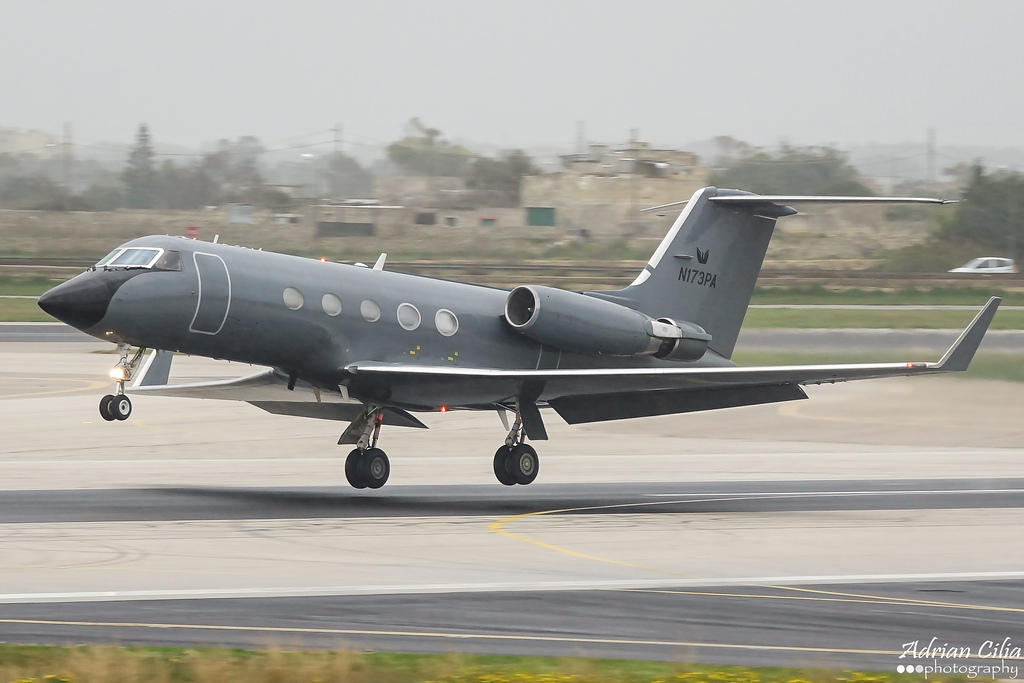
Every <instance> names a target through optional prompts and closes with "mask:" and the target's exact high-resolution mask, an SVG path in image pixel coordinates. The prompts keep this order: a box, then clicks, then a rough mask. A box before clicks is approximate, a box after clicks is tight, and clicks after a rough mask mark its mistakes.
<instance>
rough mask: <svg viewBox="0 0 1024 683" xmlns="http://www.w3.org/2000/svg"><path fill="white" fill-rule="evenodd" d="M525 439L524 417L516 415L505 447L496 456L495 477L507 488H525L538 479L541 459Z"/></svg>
mask: <svg viewBox="0 0 1024 683" xmlns="http://www.w3.org/2000/svg"><path fill="white" fill-rule="evenodd" d="M502 414H503V413H502ZM525 438H526V434H525V433H524V429H523V417H522V415H521V414H519V413H516V419H515V422H513V423H512V426H511V428H510V429H509V431H508V436H507V437H506V438H505V445H504V446H502V447H501V448H499V449H498V452H497V453H495V454H494V476H495V477H497V478H498V481H500V482H501V483H502V484H504V485H505V486H515V485H516V484H522V485H523V486H525V485H526V484H531V483H533V480H534V479H536V478H537V472H538V471H539V470H540V459H539V458H538V457H537V451H536V450H534V448H533V446H530V445H527V444H526V443H525Z"/></svg>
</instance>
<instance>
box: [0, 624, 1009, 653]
mask: <svg viewBox="0 0 1024 683" xmlns="http://www.w3.org/2000/svg"><path fill="white" fill-rule="evenodd" d="M0 624H11V625H17V626H71V627H91V628H147V629H179V630H196V631H237V632H243V633H246V632H248V633H282V634H306V635H332V636H375V637H381V636H384V637H392V638H438V639H444V640H489V641H495V640H505V641H517V642H542V643H571V644H579V645H634V646H635V645H646V646H652V647H675V648H710V649H719V650H755V651H762V652H791V653H803V654H809V653H815V654H846V655H850V654H853V655H885V656H894V657H899V656H900V655H901V654H903V651H902V650H868V649H855V648H831V647H807V646H797V645H754V644H747V643H709V642H704V643H701V642H696V641H685V640H643V639H632V638H586V637H581V636H541V635H522V634H511V633H509V634H502V633H451V632H443V631H387V630H376V629H348V628H310V627H298V626H242V625H221V624H176V623H165V624H161V623H152V622H118V621H61V620H50V619H0ZM971 658H974V659H978V658H979V657H978V656H977V655H971ZM964 659H967V658H966V657H965V658H964ZM1004 659H1005V660H1007V661H1024V657H1021V658H1012V657H1006V658H1004Z"/></svg>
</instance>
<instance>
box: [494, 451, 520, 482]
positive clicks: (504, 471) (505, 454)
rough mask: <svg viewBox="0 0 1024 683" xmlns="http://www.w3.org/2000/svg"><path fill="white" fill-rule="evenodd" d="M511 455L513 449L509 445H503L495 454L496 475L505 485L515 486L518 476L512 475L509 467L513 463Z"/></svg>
mask: <svg viewBox="0 0 1024 683" xmlns="http://www.w3.org/2000/svg"><path fill="white" fill-rule="evenodd" d="M511 457H512V449H511V448H509V447H508V446H502V447H501V448H499V449H498V452H497V453H495V454H494V476H495V477H496V478H497V479H498V481H499V482H501V483H502V484H504V485H505V486H515V484H516V478H515V477H514V476H512V472H511V470H510V469H509V466H510V465H511V464H512V463H511Z"/></svg>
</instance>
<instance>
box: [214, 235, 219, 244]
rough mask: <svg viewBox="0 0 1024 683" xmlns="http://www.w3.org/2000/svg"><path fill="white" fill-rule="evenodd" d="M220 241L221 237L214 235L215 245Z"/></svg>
mask: <svg viewBox="0 0 1024 683" xmlns="http://www.w3.org/2000/svg"><path fill="white" fill-rule="evenodd" d="M219 239H220V235H214V236H213V243H214V244H217V240H219Z"/></svg>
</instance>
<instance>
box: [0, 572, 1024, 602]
mask: <svg viewBox="0 0 1024 683" xmlns="http://www.w3.org/2000/svg"><path fill="white" fill-rule="evenodd" d="M96 568H97V569H102V567H96ZM222 574H223V575H225V576H235V575H238V576H245V575H244V574H232V573H227V572H224V573H222ZM1008 579H1018V580H1019V579H1024V572H976V573H956V574H875V575H847V576H765V577H739V576H737V577H724V578H718V579H710V578H695V579H681V578H679V577H678V576H669V577H666V578H664V579H636V580H631V579H621V580H619V579H614V580H600V579H598V580H587V581H540V582H527V583H524V582H521V581H520V582H486V583H434V584H377V585H372V584H371V585H366V584H362V585H359V584H357V585H351V584H350V585H342V586H266V587H250V588H181V589H151V590H130V591H117V590H111V591H80V592H59V593H7V594H2V593H0V604H8V605H10V604H36V603H72V602H139V601H151V600H218V599H226V598H286V597H290V598H299V597H342V596H364V595H399V594H400V595H429V594H445V593H496V592H499V593H524V592H551V591H571V592H577V591H608V592H656V593H665V594H673V593H676V594H680V595H688V594H690V591H687V590H685V589H686V588H715V587H726V588H735V587H745V588H773V589H775V590H779V591H796V590H802V589H798V588H797V586H795V585H793V584H799V583H809V584H828V583H864V582H900V581H969V580H974V581H985V580H989V581H992V580H1008ZM806 591H807V592H812V593H824V594H825V595H830V596H837V598H836V601H837V602H844V601H849V602H857V601H858V600H857V599H855V598H857V597H858V596H857V594H853V593H842V592H839V591H819V590H818V589H806ZM693 594H694V595H720V596H723V597H725V596H732V595H735V596H737V597H750V598H758V597H760V596H759V595H757V594H748V593H735V594H733V593H710V592H705V591H693ZM844 596H849V598H850V600H846V599H845V597H844ZM766 597H768V596H766ZM770 597H784V596H770ZM859 597H860V598H862V599H864V600H868V601H872V602H893V603H898V604H908V605H910V604H913V605H918V606H932V607H946V606H960V607H965V608H966V607H969V608H972V609H993V610H1004V611H1010V612H1016V611H1024V609H1020V610H1018V609H1017V608H999V607H991V608H990V607H987V606H983V605H966V606H964V605H962V604H959V603H945V602H937V601H930V600H917V599H914V598H905V597H889V596H859ZM839 598H843V599H839ZM790 599H794V600H796V599H803V600H816V599H817V600H822V601H825V600H827V599H826V598H815V597H792V598H790Z"/></svg>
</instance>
